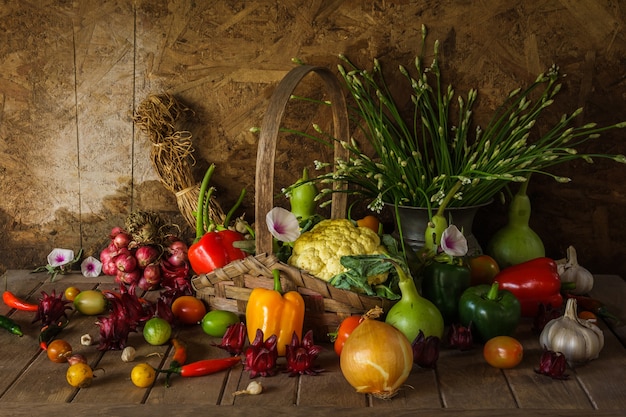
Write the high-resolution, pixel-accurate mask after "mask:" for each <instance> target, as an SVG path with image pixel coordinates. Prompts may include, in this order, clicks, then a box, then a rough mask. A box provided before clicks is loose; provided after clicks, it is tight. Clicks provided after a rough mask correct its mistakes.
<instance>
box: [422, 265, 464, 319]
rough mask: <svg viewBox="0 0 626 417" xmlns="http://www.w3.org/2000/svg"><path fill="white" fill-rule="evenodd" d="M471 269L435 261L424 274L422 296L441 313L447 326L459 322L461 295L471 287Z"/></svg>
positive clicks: (427, 267)
mask: <svg viewBox="0 0 626 417" xmlns="http://www.w3.org/2000/svg"><path fill="white" fill-rule="evenodd" d="M470 279H471V274H470V269H469V268H468V267H467V266H466V265H458V264H454V263H442V262H437V261H434V262H432V263H431V264H429V265H427V266H426V267H425V268H424V271H423V273H422V296H423V297H424V298H426V299H428V300H430V301H431V302H432V303H433V304H435V306H437V308H438V309H439V311H440V312H441V315H442V316H443V320H444V322H445V323H446V324H451V323H454V322H456V321H457V320H458V304H459V298H461V294H463V291H465V290H466V289H467V288H468V287H469V286H470Z"/></svg>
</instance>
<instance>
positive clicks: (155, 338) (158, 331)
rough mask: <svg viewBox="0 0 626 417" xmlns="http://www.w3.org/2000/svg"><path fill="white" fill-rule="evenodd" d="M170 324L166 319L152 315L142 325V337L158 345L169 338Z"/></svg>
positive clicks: (170, 332) (170, 333)
mask: <svg viewBox="0 0 626 417" xmlns="http://www.w3.org/2000/svg"><path fill="white" fill-rule="evenodd" d="M171 335H172V326H171V325H170V324H169V323H168V321H167V320H164V319H162V318H160V317H152V318H151V319H150V320H148V321H147V322H146V324H145V325H144V326H143V338H144V339H146V342H148V343H150V344H151V345H153V346H160V345H162V344H164V343H165V342H167V341H168V340H170V336H171Z"/></svg>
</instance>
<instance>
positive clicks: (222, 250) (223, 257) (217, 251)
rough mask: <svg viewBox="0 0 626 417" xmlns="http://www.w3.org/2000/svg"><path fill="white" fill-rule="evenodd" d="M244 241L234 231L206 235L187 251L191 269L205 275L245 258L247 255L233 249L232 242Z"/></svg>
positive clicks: (240, 235) (237, 249)
mask: <svg viewBox="0 0 626 417" xmlns="http://www.w3.org/2000/svg"><path fill="white" fill-rule="evenodd" d="M244 239H245V238H244V237H243V235H242V234H241V233H238V232H236V231H234V230H220V231H218V232H208V233H206V234H205V235H204V236H202V238H201V239H200V240H199V241H198V242H196V243H194V244H193V245H191V247H190V248H189V250H188V251H187V256H188V258H189V263H190V264H191V268H192V269H193V270H194V272H195V273H196V274H207V273H209V272H211V271H213V270H214V269H217V268H221V267H223V266H225V265H227V264H229V263H231V262H232V261H235V260H237V259H243V258H245V257H246V256H247V255H246V253H245V252H244V251H242V250H241V249H239V248H235V247H233V242H237V241H240V240H244Z"/></svg>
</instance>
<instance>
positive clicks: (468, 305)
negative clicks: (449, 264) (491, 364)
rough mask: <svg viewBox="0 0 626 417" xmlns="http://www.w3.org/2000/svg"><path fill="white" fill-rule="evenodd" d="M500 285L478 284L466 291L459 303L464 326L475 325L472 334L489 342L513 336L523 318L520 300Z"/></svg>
mask: <svg viewBox="0 0 626 417" xmlns="http://www.w3.org/2000/svg"><path fill="white" fill-rule="evenodd" d="M498 286H499V284H498V283H497V282H494V283H493V284H491V285H476V286H474V287H470V288H468V289H467V290H465V291H464V292H463V294H462V295H461V299H460V300H459V318H460V320H461V324H462V325H463V326H467V327H469V326H471V328H472V334H473V335H475V336H477V339H480V340H482V341H483V342H486V341H487V340H489V339H491V338H493V337H496V336H510V335H512V334H513V332H514V331H515V328H516V327H517V325H518V323H519V321H520V317H521V311H522V309H521V305H520V302H519V300H518V299H517V297H515V295H513V293H512V292H510V291H507V290H499V289H498Z"/></svg>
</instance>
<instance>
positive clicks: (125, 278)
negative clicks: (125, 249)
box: [117, 268, 141, 285]
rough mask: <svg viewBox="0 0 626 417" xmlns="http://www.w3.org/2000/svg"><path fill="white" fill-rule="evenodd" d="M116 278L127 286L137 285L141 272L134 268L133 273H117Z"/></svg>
mask: <svg viewBox="0 0 626 417" xmlns="http://www.w3.org/2000/svg"><path fill="white" fill-rule="evenodd" d="M117 277H118V278H119V280H120V281H121V282H123V283H124V284H127V285H133V284H137V283H138V282H139V278H141V270H140V269H137V268H135V269H134V270H133V271H130V272H124V271H118V272H117Z"/></svg>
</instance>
